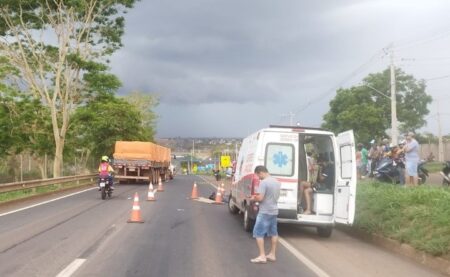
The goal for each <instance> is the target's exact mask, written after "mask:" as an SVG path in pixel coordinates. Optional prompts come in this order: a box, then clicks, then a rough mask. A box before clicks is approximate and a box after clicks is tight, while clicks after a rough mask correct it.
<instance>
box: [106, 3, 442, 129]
mask: <svg viewBox="0 0 450 277" xmlns="http://www.w3.org/2000/svg"><path fill="white" fill-rule="evenodd" d="M446 9H447V10H448V9H449V4H448V3H447V2H446V1H444V0H430V1H426V3H425V2H424V1H421V0H342V1H328V0H317V1H306V0H305V1H302V0H283V1H273V0H271V1H268V0H246V1H237V0H215V1H211V0H208V1H207V0H189V1H173V0H164V1H163V0H143V1H140V2H138V3H137V4H136V7H135V8H134V9H133V10H131V11H130V12H129V13H128V15H127V16H126V34H125V36H124V38H123V42H124V45H125V46H124V47H123V48H122V49H120V50H119V51H118V52H117V53H116V54H115V55H114V56H113V58H112V70H113V72H114V73H116V74H117V75H118V76H119V77H120V79H121V80H122V81H123V88H122V89H121V92H120V93H121V94H126V93H128V92H130V91H132V90H140V91H144V92H148V93H153V94H156V95H158V96H159V98H160V102H161V105H160V107H159V108H158V113H159V115H160V120H159V124H158V135H160V136H161V135H162V136H177V135H192V136H195V135H196V134H202V135H205V134H211V135H217V136H220V135H225V136H241V135H242V134H243V133H248V132H247V131H248V130H252V131H253V129H254V128H255V126H267V125H268V124H269V123H286V119H287V117H283V114H287V113H288V112H290V111H294V112H296V117H295V120H296V121H299V122H302V123H303V122H305V123H308V124H312V125H314V126H318V125H320V123H321V120H322V115H323V114H324V113H325V112H326V111H327V110H328V102H329V100H330V99H332V97H333V96H334V94H335V89H336V88H337V87H338V86H342V87H349V86H351V85H354V84H356V83H358V82H360V81H361V79H362V78H363V77H364V76H366V75H367V74H368V73H372V72H377V71H381V70H383V69H385V68H387V66H388V59H386V58H384V59H381V58H380V56H381V55H379V56H378V57H376V59H375V61H376V62H370V63H368V66H367V67H364V70H359V71H357V72H355V73H354V74H351V73H352V72H354V70H355V69H356V68H358V67H359V66H360V65H361V64H363V63H365V62H367V61H368V60H369V58H370V57H371V56H372V55H373V54H374V53H376V52H380V51H381V49H382V48H383V47H386V46H387V45H388V44H389V43H391V42H393V41H394V42H398V41H404V39H405V38H406V39H407V38H409V37H413V38H416V39H417V38H420V37H421V36H425V37H426V36H427V34H428V31H430V30H433V29H439V28H442V26H447V23H448V16H447V14H448V13H446V12H445V10H446ZM440 43H441V44H442V41H440ZM440 48H442V46H441V47H440ZM445 51H446V49H445ZM433 53H438V51H436V50H434V49H433ZM397 54H398V56H399V57H403V56H407V55H408V54H407V53H397ZM414 54H415V55H421V56H428V55H429V53H427V52H426V51H423V50H422V52H421V53H420V52H415V53H414ZM442 55H444V56H445V54H442ZM372 61H373V60H372ZM441 69H442V68H441ZM427 70H428V71H427V72H424V68H418V67H416V68H415V69H411V70H410V71H408V73H413V74H415V76H417V77H418V78H422V77H424V76H425V77H428V76H434V75H436V76H438V75H439V74H440V75H445V74H447V73H448V72H436V70H431V68H430V67H428V68H427ZM349 76H350V78H348V77H349ZM437 88H438V89H439V87H437ZM441 89H445V88H441ZM199 106H201V109H199V108H198V107H199ZM432 112H433V111H432ZM250 115H251V116H250ZM280 120H281V121H282V122H279V121H280ZM212 122H215V123H212ZM218 122H220V123H221V124H218ZM229 122H235V123H236V124H234V125H233V128H224V127H223V126H227V124H229ZM205 126H207V128H206V129H205ZM180 130H182V134H180V133H177V132H178V131H180ZM230 132H232V133H230Z"/></svg>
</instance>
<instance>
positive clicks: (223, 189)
mask: <svg viewBox="0 0 450 277" xmlns="http://www.w3.org/2000/svg"><path fill="white" fill-rule="evenodd" d="M220 192H221V193H222V195H225V185H224V184H223V183H222V184H221V185H220Z"/></svg>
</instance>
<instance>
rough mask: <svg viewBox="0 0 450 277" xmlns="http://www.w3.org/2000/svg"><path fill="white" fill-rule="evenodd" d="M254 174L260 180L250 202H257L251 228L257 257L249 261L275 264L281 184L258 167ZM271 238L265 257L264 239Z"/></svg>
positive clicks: (261, 167) (262, 167)
mask: <svg viewBox="0 0 450 277" xmlns="http://www.w3.org/2000/svg"><path fill="white" fill-rule="evenodd" d="M255 174H256V175H257V176H258V178H259V179H260V180H261V183H259V187H258V189H257V192H256V195H252V196H251V197H250V199H251V200H252V201H257V202H259V212H258V215H257V216H256V222H255V226H254V227H253V237H254V238H255V239H256V244H257V245H258V250H259V256H258V257H256V258H254V259H251V260H250V261H251V262H252V263H257V264H265V263H267V261H271V262H275V261H276V256H275V251H276V247H277V242H278V230H277V217H278V206H277V203H278V198H279V197H280V188H281V184H280V182H278V180H276V179H275V178H273V177H272V176H270V174H269V172H268V170H267V168H266V167H265V166H263V165H259V166H257V167H256V168H255ZM265 236H268V237H271V248H270V251H269V254H268V255H267V256H266V253H265V250H264V237H265Z"/></svg>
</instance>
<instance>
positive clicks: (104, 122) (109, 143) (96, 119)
mask: <svg viewBox="0 0 450 277" xmlns="http://www.w3.org/2000/svg"><path fill="white" fill-rule="evenodd" d="M72 124H73V128H72V129H71V131H70V135H69V138H70V139H69V143H68V144H70V148H71V149H78V150H81V152H83V153H88V154H86V155H85V162H87V161H88V159H89V157H92V158H93V159H94V160H96V161H97V160H98V158H99V157H100V156H102V155H111V154H112V153H113V152H114V144H115V142H116V141H118V140H141V141H152V140H153V138H152V137H151V134H153V130H150V131H149V128H148V126H145V125H143V115H142V113H141V112H140V111H139V110H138V109H137V108H136V107H135V106H133V105H131V104H130V103H128V102H127V101H125V100H124V99H122V98H116V97H114V96H113V95H109V96H107V95H103V96H102V97H99V98H97V99H95V100H93V101H91V102H90V103H88V104H87V105H85V106H83V107H80V108H78V109H77V110H76V112H75V114H74V115H73V121H72Z"/></svg>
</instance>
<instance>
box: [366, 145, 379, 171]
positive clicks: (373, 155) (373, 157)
mask: <svg viewBox="0 0 450 277" xmlns="http://www.w3.org/2000/svg"><path fill="white" fill-rule="evenodd" d="M370 144H371V147H370V150H369V154H368V156H369V161H370V166H369V177H373V171H374V170H375V168H376V167H377V164H378V158H379V152H378V146H377V144H376V141H375V140H374V139H373V140H372V141H371V142H370Z"/></svg>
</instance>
